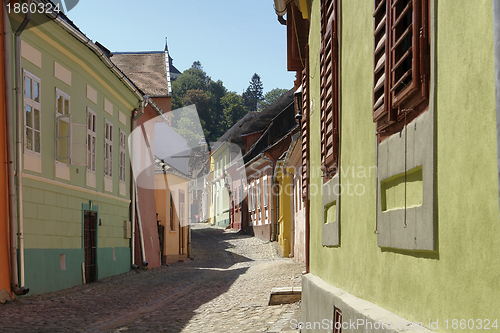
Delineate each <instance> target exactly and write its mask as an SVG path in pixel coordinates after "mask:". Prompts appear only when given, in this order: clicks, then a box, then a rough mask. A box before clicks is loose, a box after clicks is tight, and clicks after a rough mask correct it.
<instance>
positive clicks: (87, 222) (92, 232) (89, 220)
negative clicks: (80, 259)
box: [83, 210, 97, 283]
mask: <svg viewBox="0 0 500 333" xmlns="http://www.w3.org/2000/svg"><path fill="white" fill-rule="evenodd" d="M83 246H84V250H85V282H86V283H89V282H95V281H96V280H97V258H96V251H97V213H96V212H92V211H88V210H86V211H84V225H83Z"/></svg>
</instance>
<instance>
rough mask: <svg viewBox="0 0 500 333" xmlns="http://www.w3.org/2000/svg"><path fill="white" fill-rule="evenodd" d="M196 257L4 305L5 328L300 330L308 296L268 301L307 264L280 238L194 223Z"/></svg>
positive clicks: (0, 311)
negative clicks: (285, 250) (288, 252)
mask: <svg viewBox="0 0 500 333" xmlns="http://www.w3.org/2000/svg"><path fill="white" fill-rule="evenodd" d="M192 252H193V258H194V260H189V261H187V262H184V263H175V264H172V265H169V266H162V267H160V268H156V269H151V270H147V271H131V272H128V273H126V274H123V275H120V276H115V277H110V278H106V279H102V280H100V281H99V282H96V283H92V284H87V285H81V286H77V287H73V288H70V289H65V290H62V291H57V292H52V293H47V294H43V295H33V296H29V297H23V298H18V299H17V300H16V301H14V302H9V303H7V304H4V305H1V304H0V332H9V333H10V332H23V333H24V332H127V333H128V332H231V333H232V332H280V331H293V330H292V329H291V328H290V320H291V319H296V320H298V319H299V318H300V302H297V303H294V304H286V305H275V306H268V305H267V304H268V301H269V293H270V291H271V289H272V288H273V287H296V286H300V282H301V271H303V270H304V267H303V265H301V264H299V263H297V262H295V261H293V260H292V259H288V258H280V257H279V256H278V254H277V253H276V249H275V245H274V243H269V242H264V241H262V240H260V239H258V238H256V237H249V236H245V235H240V234H239V233H237V232H235V231H234V230H223V229H221V228H216V227H210V226H208V225H206V224H197V225H193V228H192Z"/></svg>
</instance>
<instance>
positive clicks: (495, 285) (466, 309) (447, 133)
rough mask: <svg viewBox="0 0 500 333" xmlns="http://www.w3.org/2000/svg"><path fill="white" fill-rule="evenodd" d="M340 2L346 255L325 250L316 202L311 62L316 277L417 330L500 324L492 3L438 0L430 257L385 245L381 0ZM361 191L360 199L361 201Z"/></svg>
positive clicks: (315, 69)
mask: <svg viewBox="0 0 500 333" xmlns="http://www.w3.org/2000/svg"><path fill="white" fill-rule="evenodd" d="M340 2H341V8H340V29H341V31H340V40H339V41H340V52H341V56H340V64H341V73H340V74H341V83H340V102H341V108H340V109H341V129H340V131H341V155H340V166H341V170H340V171H341V176H340V182H341V185H342V186H343V189H344V193H343V195H342V196H341V199H340V204H338V205H337V209H340V230H341V246H340V247H338V248H327V247H322V246H321V223H322V216H321V214H322V208H323V207H322V201H321V195H314V191H315V190H316V189H318V188H320V187H321V184H322V178H321V177H319V172H318V169H319V165H320V146H319V144H320V136H319V133H320V118H319V117H320V111H319V106H320V103H319V99H320V98H319V66H318V65H317V63H311V64H310V71H311V73H310V74H311V76H310V84H311V131H310V133H311V146H310V152H311V168H312V169H311V175H312V176H311V192H312V193H313V195H312V197H311V201H310V205H311V206H310V222H311V240H310V255H311V262H310V271H311V273H313V274H315V275H318V276H320V277H321V278H322V279H324V280H325V281H327V282H328V283H331V284H332V285H335V286H336V287H339V288H342V289H344V290H346V291H348V292H350V293H352V294H354V295H356V296H358V297H361V298H363V299H366V300H368V301H370V302H373V303H375V304H377V305H379V306H381V307H384V308H386V309H388V310H390V311H392V312H394V313H396V314H398V315H400V316H402V317H405V318H407V319H409V320H412V321H421V322H423V323H424V324H426V323H428V320H429V319H432V320H435V319H439V321H440V323H443V324H442V325H440V327H439V330H440V331H446V329H445V325H444V320H446V319H449V320H450V322H451V320H452V319H453V318H458V319H467V320H468V319H491V320H494V319H497V317H498V309H499V308H500V299H499V298H498V297H494V295H496V293H497V290H498V289H499V287H500V280H498V275H499V274H500V259H499V258H498V256H497V255H495V253H497V252H498V250H500V243H499V241H498V239H499V237H498V235H499V234H500V224H499V223H498V216H499V209H498V185H497V184H498V170H497V161H496V149H497V147H496V130H495V121H496V118H495V102H494V96H495V86H494V58H493V56H494V54H493V20H492V3H491V1H474V2H469V1H441V2H439V3H438V2H437V1H431V3H432V13H433V14H434V15H433V17H434V20H433V31H434V32H435V33H436V38H435V39H434V46H435V52H434V54H433V56H434V60H435V72H434V78H433V82H434V84H435V90H434V93H435V105H434V106H435V109H434V110H435V115H436V141H435V146H436V148H437V149H436V170H437V173H436V181H435V184H434V186H435V196H436V198H437V199H436V200H437V201H436V203H435V204H436V218H437V220H436V223H437V228H438V233H437V237H438V251H436V252H427V253H424V252H418V251H398V250H388V249H384V250H382V249H381V248H379V247H378V246H377V236H376V234H374V231H375V228H376V223H375V221H376V213H375V208H376V207H375V202H376V198H375V172H374V170H373V169H372V172H371V173H370V172H369V170H370V168H371V167H373V166H374V165H375V147H376V146H375V126H374V123H373V121H372V109H371V106H372V84H373V16H372V15H373V2H370V1H368V2H358V1H356V2H354V1H340ZM319 3H320V1H319V0H315V1H313V5H312V20H311V30H310V40H309V46H310V53H309V55H310V59H319V49H320V35H319V34H320V27H319V22H320V7H319ZM353 170H354V173H353V172H352V171H353ZM363 170H365V172H361V171H363ZM349 184H350V186H349ZM356 185H359V187H358V188H357V189H358V193H361V189H362V188H363V189H364V191H363V194H361V195H357V194H356V192H355V191H354V189H355V186H356ZM361 185H362V186H361ZM349 188H350V189H351V191H350V193H351V194H349V192H348V189H349ZM449 331H451V327H450V328H449Z"/></svg>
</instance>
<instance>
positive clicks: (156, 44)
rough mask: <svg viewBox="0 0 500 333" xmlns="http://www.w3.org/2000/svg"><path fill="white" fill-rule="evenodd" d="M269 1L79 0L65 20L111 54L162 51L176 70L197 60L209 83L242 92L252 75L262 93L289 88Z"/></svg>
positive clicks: (281, 31)
mask: <svg viewBox="0 0 500 333" xmlns="http://www.w3.org/2000/svg"><path fill="white" fill-rule="evenodd" d="M273 5H274V2H273V0H250V1H244V0H214V1H209V0H142V1H141V0H139V1H137V0H80V2H79V3H78V5H77V6H76V7H75V8H73V9H72V10H71V11H69V12H68V13H67V15H68V17H69V18H70V19H71V20H73V22H74V23H75V24H76V25H77V26H78V27H79V28H80V30H82V31H83V32H84V33H85V34H86V35H87V37H89V38H90V39H92V40H93V41H94V42H95V41H99V42H100V43H101V44H103V45H104V46H105V47H106V48H108V49H109V50H110V51H112V52H130V51H162V50H163V49H164V47H165V37H168V48H169V51H170V55H171V56H172V58H173V59H174V66H175V67H177V69H179V71H181V72H182V71H184V70H186V69H188V68H190V67H191V65H192V63H193V62H194V61H197V60H199V61H200V62H201V64H202V66H203V69H204V70H205V72H206V73H207V74H208V75H209V76H210V77H211V78H212V79H213V80H214V81H217V80H222V82H223V83H224V86H225V87H226V88H227V89H228V90H229V91H235V92H237V93H242V92H243V91H244V90H245V89H246V88H247V87H248V85H249V81H250V79H251V77H252V75H253V74H254V73H257V74H259V75H260V77H261V81H262V83H263V85H264V92H267V91H269V90H271V89H274V88H282V89H283V88H284V89H289V88H292V87H293V80H294V79H295V75H294V73H292V72H288V71H287V70H286V27H285V26H282V25H281V24H280V23H279V22H278V20H277V18H276V14H275V12H274V7H273Z"/></svg>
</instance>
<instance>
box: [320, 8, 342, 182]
mask: <svg viewBox="0 0 500 333" xmlns="http://www.w3.org/2000/svg"><path fill="white" fill-rule="evenodd" d="M336 2H337V1H335V0H324V1H322V3H321V25H322V27H321V37H322V41H321V50H320V90H321V94H320V103H321V163H322V165H323V168H324V171H325V172H326V175H327V177H325V180H326V178H329V177H330V176H333V174H334V173H335V170H336V166H337V165H338V141H339V131H338V124H339V114H338V113H339V103H338V102H339V100H338V73H339V68H338V67H339V66H338V32H337V6H336ZM332 171H333V172H332Z"/></svg>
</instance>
